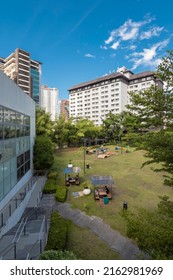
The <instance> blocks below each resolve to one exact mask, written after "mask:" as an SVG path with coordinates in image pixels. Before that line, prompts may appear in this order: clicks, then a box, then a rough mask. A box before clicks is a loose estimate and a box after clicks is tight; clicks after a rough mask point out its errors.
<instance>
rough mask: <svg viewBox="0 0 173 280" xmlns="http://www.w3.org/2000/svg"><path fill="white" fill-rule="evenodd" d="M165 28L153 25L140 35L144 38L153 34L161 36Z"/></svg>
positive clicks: (148, 37)
mask: <svg viewBox="0 0 173 280" xmlns="http://www.w3.org/2000/svg"><path fill="white" fill-rule="evenodd" d="M163 29H164V27H159V26H156V27H153V28H151V29H150V30H148V31H144V32H142V33H141V35H140V39H141V40H144V39H150V38H151V37H153V36H159V35H160V33H161V31H162V30H163Z"/></svg>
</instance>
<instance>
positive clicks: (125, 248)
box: [54, 203, 141, 260]
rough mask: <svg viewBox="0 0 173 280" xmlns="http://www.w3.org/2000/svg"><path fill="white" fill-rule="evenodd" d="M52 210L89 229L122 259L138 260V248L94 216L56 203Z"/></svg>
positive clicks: (64, 204) (67, 205) (65, 204)
mask: <svg viewBox="0 0 173 280" xmlns="http://www.w3.org/2000/svg"><path fill="white" fill-rule="evenodd" d="M54 209H56V210H57V211H58V212H59V214H60V215H61V216H62V217H64V218H68V219H70V220H72V221H73V222H74V223H75V224H78V225H80V226H86V227H88V228H89V229H91V230H92V231H93V232H94V233H95V234H96V235H97V236H98V237H100V239H101V240H103V241H104V242H106V243H107V244H108V245H109V246H110V247H111V248H112V249H113V250H116V251H117V252H118V253H120V254H121V256H122V257H123V258H124V259H127V260H131V259H138V258H139V254H140V253H141V252H140V250H139V248H138V247H137V246H136V245H135V244H134V243H133V241H132V240H130V239H128V238H126V237H124V236H122V235H121V234H120V233H119V232H117V231H116V230H113V229H111V228H110V226H109V225H107V224H104V223H103V221H102V219H101V218H98V217H96V216H87V215H86V214H85V213H83V212H81V211H80V210H79V209H72V208H71V207H70V205H69V204H67V203H56V204H55V207H54Z"/></svg>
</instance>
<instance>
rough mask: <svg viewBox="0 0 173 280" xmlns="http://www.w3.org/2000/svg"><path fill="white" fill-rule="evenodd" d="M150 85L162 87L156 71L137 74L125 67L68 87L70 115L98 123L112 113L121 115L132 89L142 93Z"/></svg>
mask: <svg viewBox="0 0 173 280" xmlns="http://www.w3.org/2000/svg"><path fill="white" fill-rule="evenodd" d="M151 85H157V86H159V87H163V83H162V81H161V80H160V79H158V78H157V77H156V76H155V73H154V72H152V71H146V72H142V73H139V74H134V73H133V72H131V71H130V70H128V69H126V68H125V67H122V68H119V69H118V71H117V72H115V73H113V74H110V75H106V76H103V77H100V78H98V79H95V80H92V81H88V82H85V83H82V84H79V85H75V86H73V87H71V88H70V89H69V104H70V117H75V118H78V117H83V118H88V119H90V120H92V121H94V123H95V125H98V126H99V125H101V124H102V119H105V118H106V115H107V114H108V113H109V112H112V113H114V114H118V113H121V112H122V111H124V110H126V105H127V104H128V103H129V95H128V92H129V91H133V92H139V91H140V90H145V89H147V88H149V87H150V86H151Z"/></svg>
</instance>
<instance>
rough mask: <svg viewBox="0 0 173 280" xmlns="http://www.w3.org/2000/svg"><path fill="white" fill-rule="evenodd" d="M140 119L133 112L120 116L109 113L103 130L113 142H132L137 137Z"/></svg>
mask: <svg viewBox="0 0 173 280" xmlns="http://www.w3.org/2000/svg"><path fill="white" fill-rule="evenodd" d="M137 127H138V118H137V117H136V116H135V115H134V114H133V113H131V112H127V111H123V112H122V113H120V114H116V115H115V114H113V113H112V112H109V113H108V115H107V117H106V119H105V120H103V130H104V132H105V134H106V135H107V137H108V138H109V139H112V140H125V141H129V140H132V139H133V138H134V137H136V135H137V132H138V130H137Z"/></svg>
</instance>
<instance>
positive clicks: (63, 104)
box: [60, 100, 69, 120]
mask: <svg viewBox="0 0 173 280" xmlns="http://www.w3.org/2000/svg"><path fill="white" fill-rule="evenodd" d="M60 116H62V117H64V118H65V120H68V118H69V100H60Z"/></svg>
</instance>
